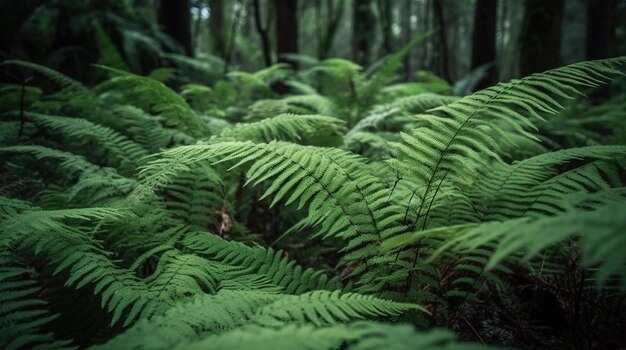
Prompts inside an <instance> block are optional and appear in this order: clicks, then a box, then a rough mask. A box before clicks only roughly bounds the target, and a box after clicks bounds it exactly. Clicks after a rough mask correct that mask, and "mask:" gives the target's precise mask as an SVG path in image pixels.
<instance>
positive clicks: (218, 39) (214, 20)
mask: <svg viewBox="0 0 626 350" xmlns="http://www.w3.org/2000/svg"><path fill="white" fill-rule="evenodd" d="M224 5H225V3H224V0H211V1H210V2H209V6H210V8H211V17H209V37H210V38H211V52H212V53H213V54H214V55H216V56H218V57H222V58H225V56H226V37H225V35H224V34H225V32H226V30H225V23H224V10H225V9H224Z"/></svg>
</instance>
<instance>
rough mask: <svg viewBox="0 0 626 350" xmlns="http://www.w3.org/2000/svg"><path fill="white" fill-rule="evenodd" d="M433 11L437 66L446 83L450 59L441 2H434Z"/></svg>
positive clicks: (449, 78) (449, 79) (436, 0)
mask: <svg viewBox="0 0 626 350" xmlns="http://www.w3.org/2000/svg"><path fill="white" fill-rule="evenodd" d="M433 10H434V12H435V20H436V21H437V34H438V39H439V40H438V45H439V55H440V59H439V66H440V67H441V68H440V69H441V74H442V76H443V78H444V79H445V80H447V81H449V82H450V81H451V79H452V78H451V75H450V59H449V57H448V36H447V34H446V18H445V15H444V12H443V0H435V1H434V2H433Z"/></svg>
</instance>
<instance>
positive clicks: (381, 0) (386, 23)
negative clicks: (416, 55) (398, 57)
mask: <svg viewBox="0 0 626 350" xmlns="http://www.w3.org/2000/svg"><path fill="white" fill-rule="evenodd" d="M377 6H378V15H379V17H380V25H381V28H382V34H383V41H382V51H383V53H384V54H385V55H389V54H391V53H392V52H393V45H392V42H391V40H392V39H391V24H392V23H391V21H392V18H391V17H392V16H391V15H392V13H391V1H387V0H378V1H377Z"/></svg>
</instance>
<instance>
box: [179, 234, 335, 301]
mask: <svg viewBox="0 0 626 350" xmlns="http://www.w3.org/2000/svg"><path fill="white" fill-rule="evenodd" d="M182 244H183V245H184V246H185V247H186V248H188V249H191V250H193V251H194V252H196V254H201V255H204V256H207V258H210V259H217V260H219V261H221V262H222V263H224V264H228V265H231V266H238V267H240V268H241V269H242V270H241V271H240V272H233V273H234V274H235V275H237V274H243V275H260V276H262V277H264V278H266V279H267V280H269V281H271V282H272V283H274V284H275V285H277V286H280V287H283V288H284V290H285V292H286V293H289V294H302V293H304V292H307V291H310V290H316V289H326V290H335V289H339V288H341V284H340V283H339V280H338V278H336V277H333V278H330V279H329V277H328V276H327V275H326V274H325V273H324V272H323V271H316V270H314V269H311V268H303V267H302V266H300V265H297V264H296V262H295V261H293V260H289V259H287V257H286V256H285V254H284V252H282V251H275V250H274V249H272V248H263V247H260V246H254V247H249V246H247V245H245V244H243V243H240V242H235V241H227V240H224V239H223V238H220V237H219V236H217V235H214V234H209V233H206V232H196V233H193V234H189V235H187V237H185V239H184V241H183V242H182Z"/></svg>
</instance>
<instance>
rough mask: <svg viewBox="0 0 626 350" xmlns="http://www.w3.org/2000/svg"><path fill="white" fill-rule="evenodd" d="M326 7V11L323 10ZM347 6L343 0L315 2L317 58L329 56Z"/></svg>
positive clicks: (319, 0) (318, 0)
mask: <svg viewBox="0 0 626 350" xmlns="http://www.w3.org/2000/svg"><path fill="white" fill-rule="evenodd" d="M323 9H326V12H325V13H324V12H323V11H322V10H323ZM344 9H345V6H344V2H343V1H337V0H326V1H324V3H322V2H321V0H317V1H316V2H315V17H316V25H317V26H318V28H317V41H318V47H317V58H319V59H325V58H327V57H328V54H329V52H330V49H331V48H332V46H333V41H334V39H335V34H336V33H337V29H338V28H339V23H340V22H341V19H342V18H343V12H344ZM322 16H323V17H324V18H325V22H326V26H324V25H323V24H322V23H323V22H324V21H322V20H321V19H322Z"/></svg>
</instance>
